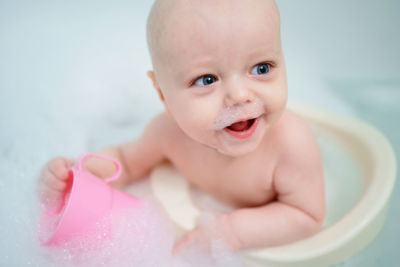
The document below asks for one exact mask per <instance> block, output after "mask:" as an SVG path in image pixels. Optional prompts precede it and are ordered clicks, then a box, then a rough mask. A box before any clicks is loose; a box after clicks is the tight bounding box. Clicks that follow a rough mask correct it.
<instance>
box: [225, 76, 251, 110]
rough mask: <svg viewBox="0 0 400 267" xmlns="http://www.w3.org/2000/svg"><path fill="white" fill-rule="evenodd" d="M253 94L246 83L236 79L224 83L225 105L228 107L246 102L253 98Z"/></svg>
mask: <svg viewBox="0 0 400 267" xmlns="http://www.w3.org/2000/svg"><path fill="white" fill-rule="evenodd" d="M254 98H255V97H254V94H253V93H252V91H251V90H250V89H249V88H248V86H247V85H246V83H243V82H240V80H238V79H232V81H229V82H227V84H226V93H225V105H226V106H228V107H231V106H235V105H239V104H243V103H248V102H251V101H253V100H254Z"/></svg>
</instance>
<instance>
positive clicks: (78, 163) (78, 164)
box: [76, 153, 121, 183]
mask: <svg viewBox="0 0 400 267" xmlns="http://www.w3.org/2000/svg"><path fill="white" fill-rule="evenodd" d="M90 157H94V158H98V159H103V160H107V161H111V162H113V163H114V164H115V167H116V168H117V170H116V172H115V174H114V175H113V176H110V177H107V178H105V179H104V180H105V181H106V182H107V183H109V182H111V181H114V180H117V179H118V177H119V176H120V175H121V164H120V163H119V162H118V161H117V160H116V159H113V158H109V157H106V156H103V155H99V154H94V153H85V154H82V155H81V156H80V157H79V158H78V160H77V161H76V167H77V169H78V170H83V169H84V165H83V162H84V161H85V160H86V159H87V158H90ZM85 169H86V168H85Z"/></svg>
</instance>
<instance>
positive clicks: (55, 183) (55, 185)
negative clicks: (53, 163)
mask: <svg viewBox="0 0 400 267" xmlns="http://www.w3.org/2000/svg"><path fill="white" fill-rule="evenodd" d="M42 175H43V179H42V184H43V185H44V186H45V187H48V188H51V189H54V190H56V191H63V190H64V189H65V188H66V187H67V180H62V179H59V178H57V177H56V176H55V175H54V174H53V172H51V171H50V169H49V168H48V167H45V168H44V169H43V173H42Z"/></svg>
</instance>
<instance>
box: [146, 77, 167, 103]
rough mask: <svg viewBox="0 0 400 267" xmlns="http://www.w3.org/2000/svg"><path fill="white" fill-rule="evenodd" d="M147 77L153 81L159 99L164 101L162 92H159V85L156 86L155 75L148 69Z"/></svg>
mask: <svg viewBox="0 0 400 267" xmlns="http://www.w3.org/2000/svg"><path fill="white" fill-rule="evenodd" d="M147 77H149V78H150V80H151V81H152V83H153V87H154V89H156V91H157V93H158V96H159V97H160V99H161V101H162V102H164V100H165V98H164V95H163V93H162V92H161V89H160V86H158V83H157V80H156V76H155V75H154V71H152V70H149V71H148V72H147Z"/></svg>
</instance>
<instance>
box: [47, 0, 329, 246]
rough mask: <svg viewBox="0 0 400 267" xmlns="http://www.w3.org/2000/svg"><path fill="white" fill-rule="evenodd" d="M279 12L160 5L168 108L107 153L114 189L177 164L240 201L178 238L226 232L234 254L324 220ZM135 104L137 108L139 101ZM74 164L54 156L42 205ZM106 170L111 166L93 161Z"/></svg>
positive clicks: (151, 38)
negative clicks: (116, 165) (290, 84)
mask: <svg viewBox="0 0 400 267" xmlns="http://www.w3.org/2000/svg"><path fill="white" fill-rule="evenodd" d="M279 24H280V22H279V13H278V10H277V7H276V5H275V3H274V2H273V1H271V0H249V1H243V0H202V1H196V0H190V1H188V0H161V1H156V3H155V4H154V6H153V9H152V11H151V13H150V16H149V19H148V27H147V37H148V43H149V49H150V54H151V58H152V63H153V71H149V72H148V76H149V77H150V79H151V80H152V82H153V86H154V88H155V89H156V90H157V92H158V94H159V96H160V99H161V101H162V102H163V104H164V106H165V110H166V112H165V113H162V114H160V115H158V116H157V117H155V118H154V119H153V120H152V121H151V122H150V123H149V124H148V126H147V127H146V128H145V130H144V131H143V133H142V135H141V136H140V137H139V138H138V139H135V140H133V141H130V142H127V143H124V144H121V145H119V146H113V147H109V148H105V149H103V150H101V151H100V152H98V153H101V154H104V155H108V156H111V157H114V158H116V159H118V160H119V161H120V162H121V164H122V167H123V172H122V175H121V178H120V179H118V180H117V181H116V182H115V183H114V186H120V187H122V186H125V185H127V184H130V183H132V182H133V181H135V180H138V179H140V178H142V177H145V176H146V175H147V174H148V173H149V172H150V171H151V170H152V169H153V168H154V167H155V166H156V165H157V164H160V163H161V162H165V161H168V162H170V163H171V164H173V165H174V166H175V167H176V168H177V169H178V170H179V171H180V172H181V173H182V174H183V175H184V177H186V179H187V180H188V181H189V182H190V183H191V184H193V185H194V186H196V187H197V188H198V189H199V190H201V191H203V192H205V193H207V194H210V195H211V196H213V197H214V198H216V199H218V200H220V201H222V202H224V203H227V204H229V205H231V206H233V207H234V209H233V211H232V212H230V213H223V214H219V215H217V216H216V219H215V222H214V223H213V224H212V227H213V228H214V229H213V231H209V230H208V229H206V228H207V227H210V226H204V225H199V226H198V227H197V228H195V229H194V230H192V231H189V232H188V233H186V234H185V235H184V236H183V237H182V238H181V239H180V240H178V241H177V243H176V244H175V247H174V250H175V252H176V251H179V250H181V249H182V248H184V247H187V246H189V245H191V244H193V243H197V242H200V243H207V242H209V241H210V240H211V239H212V238H214V237H213V236H210V234H209V233H210V232H213V233H217V235H218V238H220V239H222V240H223V241H224V243H225V244H226V246H227V247H228V248H230V249H231V250H242V249H248V248H255V247H261V246H276V245H282V244H286V243H289V242H294V241H296V240H300V239H303V238H305V237H307V236H310V235H312V234H313V233H315V232H317V231H318V230H319V229H320V227H321V224H322V221H323V219H324V215H325V195H324V180H323V170H322V162H321V156H320V152H319V148H318V145H317V142H316V140H315V137H314V135H313V133H312V132H311V130H310V127H309V126H308V125H307V124H306V123H305V122H304V121H303V120H302V119H301V118H299V117H298V116H297V115H295V114H294V113H292V112H291V111H289V110H287V109H286V100H287V84H286V71H285V63H284V57H283V54H282V49H281V41H280V26H279ZM133 104H134V103H133ZM71 164H72V163H71V162H70V161H69V160H67V159H65V158H56V159H53V160H51V161H50V162H49V163H48V164H47V165H46V166H45V167H44V171H43V175H42V178H41V179H40V185H41V196H43V200H44V201H54V200H56V199H57V198H58V197H59V196H60V194H61V192H62V191H63V190H64V189H65V187H66V184H67V181H68V178H69V177H70V176H71V174H70V172H69V171H68V170H69V168H70V167H71ZM88 166H89V169H90V170H92V171H93V172H94V173H96V174H97V175H98V176H100V177H106V176H109V175H110V173H111V172H112V171H113V167H112V166H111V165H107V164H104V163H103V162H99V161H95V160H93V161H89V162H88Z"/></svg>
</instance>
